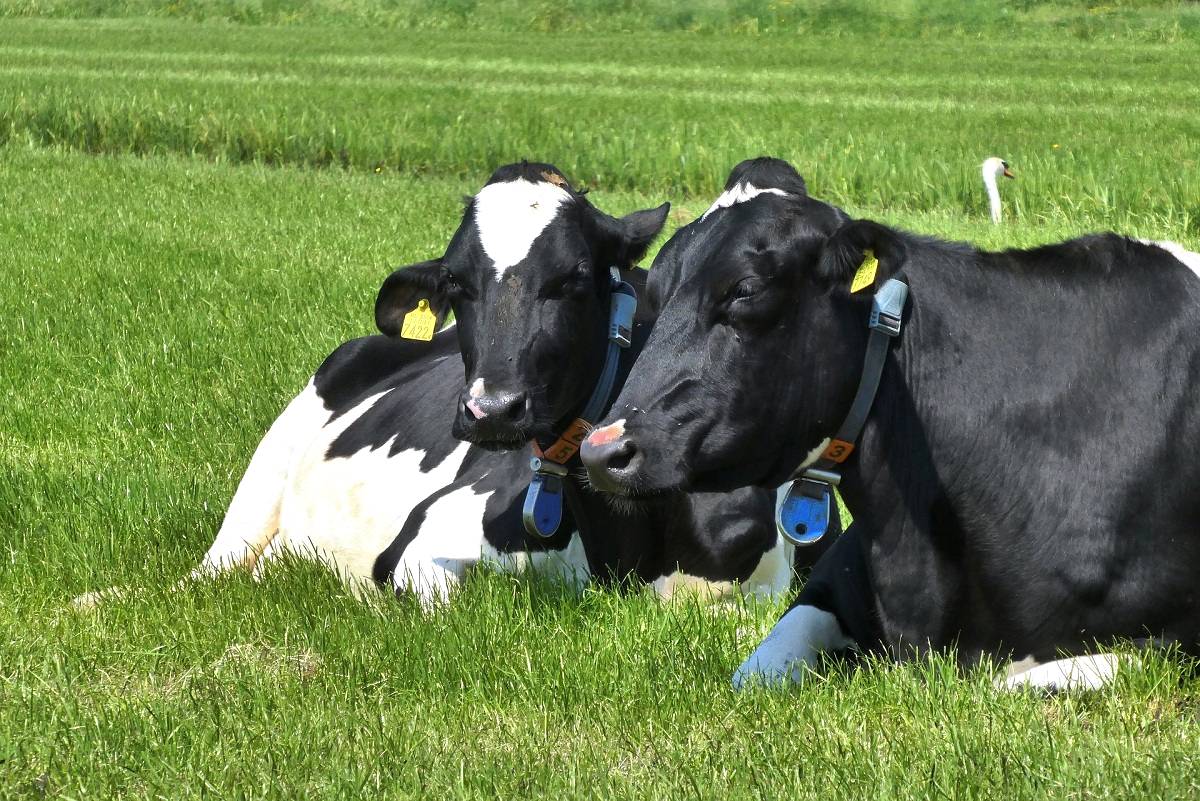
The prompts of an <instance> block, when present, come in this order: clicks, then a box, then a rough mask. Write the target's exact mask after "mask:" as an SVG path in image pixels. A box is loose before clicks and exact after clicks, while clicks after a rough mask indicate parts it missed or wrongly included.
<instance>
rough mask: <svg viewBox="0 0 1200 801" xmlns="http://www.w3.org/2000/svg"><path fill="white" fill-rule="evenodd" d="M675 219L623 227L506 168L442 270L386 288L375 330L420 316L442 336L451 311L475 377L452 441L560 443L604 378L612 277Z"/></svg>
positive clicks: (550, 184) (578, 197)
mask: <svg viewBox="0 0 1200 801" xmlns="http://www.w3.org/2000/svg"><path fill="white" fill-rule="evenodd" d="M668 209H669V206H668V204H663V205H662V206H660V207H658V208H657V209H649V210H645V211H639V212H634V213H633V214H630V215H629V216H627V217H624V218H622V219H616V218H613V217H610V216H609V215H607V214H604V213H603V212H601V211H599V210H598V209H596V208H595V207H594V206H592V205H591V204H590V203H589V202H588V201H587V199H585V198H584V196H583V195H582V194H581V193H579V192H576V191H575V190H574V189H572V188H571V186H570V184H569V183H567V181H566V179H565V178H563V176H562V174H561V173H559V171H558V170H557V169H555V168H554V167H553V166H551V165H549V164H531V163H527V162H522V163H520V164H514V165H509V166H507V167H501V168H500V169H499V170H497V171H496V172H495V173H494V174H493V175H492V177H491V179H490V180H489V181H488V182H487V185H486V186H484V187H483V189H482V190H480V191H479V193H478V194H476V195H475V196H474V197H472V198H470V199H469V200H468V201H467V208H466V211H465V213H464V214H463V219H462V223H461V224H460V225H459V227H458V230H457V231H455V233H454V236H453V237H452V238H451V240H450V245H449V247H448V248H447V249H446V253H445V255H444V256H442V258H440V259H437V260H435V261H432V262H425V263H423V264H418V265H413V266H411V267H407V268H402V269H400V270H397V271H396V272H394V273H393V274H392V275H391V276H390V277H389V278H388V279H387V281H385V282H384V284H383V287H382V288H381V289H380V292H379V297H378V299H377V301H376V306H375V317H376V322H377V324H378V326H379V328H380V330H381V331H383V332H384V333H385V334H389V335H397V334H400V333H402V331H403V327H404V322H403V321H404V318H405V317H406V315H408V314H410V313H411V312H412V311H413V310H414V309H417V308H427V309H428V310H429V311H428V312H427V314H428V313H432V314H433V315H434V319H435V320H436V325H438V326H440V325H441V323H442V321H443V320H444V319H445V317H446V315H447V313H448V312H451V311H452V312H453V313H454V317H455V321H456V328H457V333H458V341H459V346H460V348H461V352H462V358H463V364H464V365H465V367H466V382H465V386H464V387H463V390H462V393H461V396H460V398H459V402H458V409H457V413H456V416H455V420H454V426H453V432H454V436H456V437H458V438H459V439H463V440H466V441H468V442H473V443H476V444H478V445H482V446H484V447H491V448H514V447H519V446H521V445H524V444H525V443H526V442H528V441H529V440H530V439H533V438H537V439H542V440H544V441H545V442H547V443H548V442H551V441H553V439H554V435H553V432H554V429H555V428H556V426H558V425H560V424H561V423H562V422H563V421H564V420H569V419H570V417H572V416H573V415H574V414H575V413H577V412H578V410H579V407H581V406H582V405H583V404H584V403H585V402H586V400H587V398H588V395H589V394H590V393H591V390H592V387H593V385H594V383H595V381H596V379H597V377H598V375H599V373H600V369H601V366H602V364H603V360H604V353H605V349H606V345H607V341H606V325H607V320H608V313H609V293H610V291H611V286H610V279H609V268H610V267H621V268H628V267H630V266H631V265H632V264H633V263H634V262H636V261H637V260H638V259H639V258H641V256H642V255H643V254H644V253H645V251H646V248H647V247H648V246H649V244H650V242H651V241H652V240H653V239H654V237H655V236H656V235H657V234H658V232H659V231H660V230H661V229H662V226H663V222H664V220H665V219H666V215H667V211H668ZM422 301H424V302H425V303H426V304H427V305H426V306H425V307H421V306H420V304H421V302H422Z"/></svg>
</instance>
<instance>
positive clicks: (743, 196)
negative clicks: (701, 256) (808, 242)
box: [700, 183, 791, 222]
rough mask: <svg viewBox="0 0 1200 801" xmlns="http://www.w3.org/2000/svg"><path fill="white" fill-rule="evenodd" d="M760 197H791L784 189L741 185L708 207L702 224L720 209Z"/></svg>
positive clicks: (723, 194) (749, 184) (702, 218)
mask: <svg viewBox="0 0 1200 801" xmlns="http://www.w3.org/2000/svg"><path fill="white" fill-rule="evenodd" d="M759 195H779V196H780V197H791V195H789V194H788V193H787V192H784V191H783V190H782V189H774V188H770V187H768V188H766V189H759V188H758V187H757V186H755V185H754V184H751V183H740V184H737V185H736V186H734V187H733V188H732V189H726V190H725V192H724V193H722V195H721V196H720V197H719V198H717V199H716V200H715V201H713V204H712V205H711V206H709V207H708V211H706V212H704V216H703V217H701V218H700V220H701V222H703V221H704V220H706V219H708V215H710V214H712V213H713V212H714V211H717V210H718V209H727V208H729V207H730V206H733V205H735V204H737V203H745V202H746V201H747V200H754V198H756V197H758V196H759Z"/></svg>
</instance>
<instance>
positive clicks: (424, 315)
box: [400, 298, 437, 342]
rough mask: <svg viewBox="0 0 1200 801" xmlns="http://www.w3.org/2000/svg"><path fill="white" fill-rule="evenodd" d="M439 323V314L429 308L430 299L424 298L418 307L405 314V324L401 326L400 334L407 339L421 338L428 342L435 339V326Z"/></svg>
mask: <svg viewBox="0 0 1200 801" xmlns="http://www.w3.org/2000/svg"><path fill="white" fill-rule="evenodd" d="M436 325H437V315H436V314H434V313H433V310H432V309H430V308H429V301H428V300H425V299H424V298H422V299H421V300H420V301H419V302H418V303H417V308H415V309H413V310H412V311H410V312H409V313H408V314H406V315H404V325H402V326H401V327H400V336H402V337H404V338H405V339H419V340H421V341H423V342H428V341H429V340H431V339H433V328H434V326H436Z"/></svg>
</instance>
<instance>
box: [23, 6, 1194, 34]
mask: <svg viewBox="0 0 1200 801" xmlns="http://www.w3.org/2000/svg"><path fill="white" fill-rule="evenodd" d="M0 16H11V17H30V16H34V17H59V18H90V17H108V18H127V17H143V16H149V17H157V18H168V19H187V20H193V21H199V20H204V21H222V22H233V23H240V24H250V25H258V24H272V25H292V24H310V25H311V24H322V25H338V26H354V27H372V28H389V29H402V30H485V31H509V32H513V31H516V32H522V31H525V32H527V31H539V32H566V31H575V32H589V33H608V32H612V31H622V32H626V33H631V32H637V31H647V30H651V31H687V32H692V33H721V34H730V33H732V34H736V35H739V36H746V35H756V34H760V33H781V34H787V35H790V36H804V35H810V34H814V33H818V34H845V35H865V34H869V35H874V36H879V35H884V36H895V35H897V34H901V35H915V36H925V37H938V36H943V35H946V34H947V33H969V34H974V35H993V36H999V35H1007V36H1011V35H1014V34H1020V35H1028V34H1029V33H1030V32H1043V33H1044V32H1046V31H1052V32H1053V33H1054V34H1055V35H1058V36H1068V37H1071V38H1080V39H1096V38H1112V37H1135V38H1138V39H1140V40H1145V41H1177V40H1179V39H1182V38H1194V37H1196V36H1197V35H1198V34H1200V9H1196V8H1195V6H1194V4H1193V3H1189V2H1187V1H1186V0H1184V1H1183V2H1180V1H1179V0H1174V1H1173V0H1123V1H1118V2H1112V3H1103V2H1096V1H1095V0H959V1H958V2H946V0H899V2H897V0H693V2H690V3H686V4H681V3H676V2H672V0H637V1H636V2H635V1H634V0H491V1H490V2H484V3H481V2H479V0H386V1H385V2H380V0H0Z"/></svg>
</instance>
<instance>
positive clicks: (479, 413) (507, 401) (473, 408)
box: [462, 392, 529, 422]
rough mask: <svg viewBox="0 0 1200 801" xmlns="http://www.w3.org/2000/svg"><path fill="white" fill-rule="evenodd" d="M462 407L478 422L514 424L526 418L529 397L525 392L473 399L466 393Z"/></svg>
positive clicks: (501, 393) (500, 393) (497, 394)
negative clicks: (489, 421) (488, 420)
mask: <svg viewBox="0 0 1200 801" xmlns="http://www.w3.org/2000/svg"><path fill="white" fill-rule="evenodd" d="M462 405H463V408H464V409H466V410H467V412H468V413H469V414H470V415H471V416H472V417H474V418H475V419H476V420H483V419H485V418H488V419H490V420H493V421H496V422H514V421H517V420H520V419H522V418H524V416H525V411H526V409H527V407H528V406H529V395H528V394H527V393H525V392H496V393H493V394H490V395H477V396H475V397H471V396H470V395H469V394H468V393H464V394H463V398H462Z"/></svg>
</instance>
